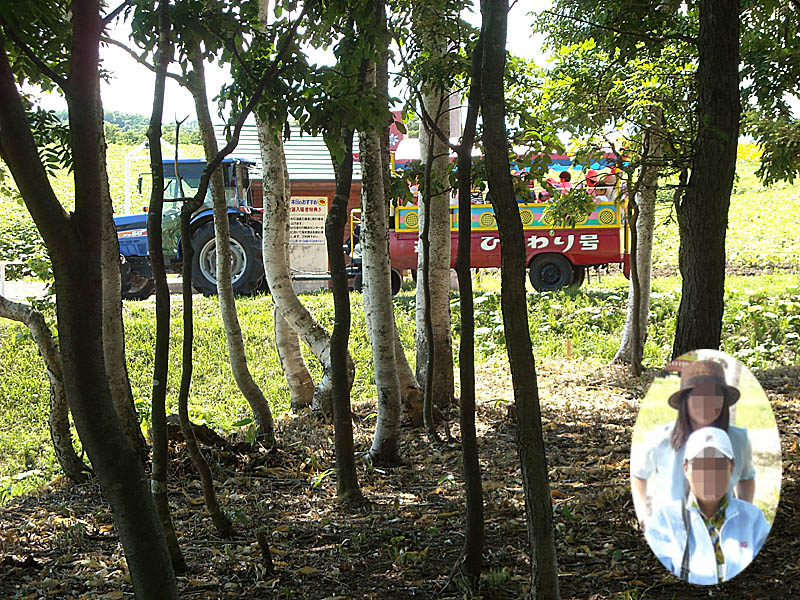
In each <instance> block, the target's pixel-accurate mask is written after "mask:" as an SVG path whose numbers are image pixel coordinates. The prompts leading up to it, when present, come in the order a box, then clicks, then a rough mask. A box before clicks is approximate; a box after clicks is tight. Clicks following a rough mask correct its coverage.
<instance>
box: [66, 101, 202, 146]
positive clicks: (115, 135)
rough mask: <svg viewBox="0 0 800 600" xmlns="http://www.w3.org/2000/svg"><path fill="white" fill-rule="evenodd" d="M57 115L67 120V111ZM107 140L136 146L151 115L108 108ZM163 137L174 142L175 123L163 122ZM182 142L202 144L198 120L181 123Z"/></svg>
mask: <svg viewBox="0 0 800 600" xmlns="http://www.w3.org/2000/svg"><path fill="white" fill-rule="evenodd" d="M56 116H57V117H58V118H59V119H61V120H62V121H66V120H67V111H65V110H62V111H56ZM104 118H105V119H104V120H105V133H106V142H107V143H109V144H126V145H130V146H135V145H136V144H140V143H142V142H143V141H144V140H145V139H146V138H147V127H148V126H149V124H150V119H149V117H145V116H143V115H134V114H130V113H124V112H119V111H116V110H107V111H105V114H104ZM162 128H163V134H162V137H163V138H164V139H165V140H166V141H168V142H170V143H172V142H173V141H174V139H175V123H163V124H162ZM180 143H181V144H202V143H203V140H202V139H201V137H200V130H199V129H198V127H197V121H187V122H186V123H184V124H183V125H181V133H180Z"/></svg>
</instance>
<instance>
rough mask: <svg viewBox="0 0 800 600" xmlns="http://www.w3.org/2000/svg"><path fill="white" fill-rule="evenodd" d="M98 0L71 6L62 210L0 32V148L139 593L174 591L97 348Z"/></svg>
mask: <svg viewBox="0 0 800 600" xmlns="http://www.w3.org/2000/svg"><path fill="white" fill-rule="evenodd" d="M99 14H100V4H99V2H98V1H97V0H94V1H86V2H79V3H75V4H73V5H72V27H73V29H72V31H73V35H72V41H71V44H72V45H71V47H70V48H69V49H68V50H67V52H68V53H69V58H70V75H69V80H68V82H67V83H66V85H65V92H66V95H67V99H68V107H69V127H70V143H71V148H72V156H73V173H74V181H75V210H74V212H73V213H72V214H67V213H66V212H65V211H64V209H63V207H62V206H61V205H60V203H59V201H58V199H57V198H56V196H55V194H54V192H53V189H52V187H51V186H50V183H49V181H48V178H47V173H46V171H45V169H44V166H43V165H42V162H41V159H40V158H39V154H38V149H37V147H36V143H35V141H34V138H33V135H32V133H31V130H30V126H29V125H28V123H27V119H26V116H25V111H24V109H23V106H22V102H21V99H20V96H19V93H18V91H17V87H16V83H15V77H14V72H13V71H12V69H11V66H10V64H9V62H8V56H7V54H6V51H5V48H4V45H5V42H6V41H5V39H3V38H0V151H1V152H2V156H3V160H4V161H5V162H6V164H7V165H8V166H9V169H10V171H11V173H12V174H13V176H14V179H15V181H16V183H17V187H18V188H19V190H20V193H21V194H22V197H23V199H24V200H25V204H26V206H27V207H28V210H29V211H30V212H31V215H32V217H33V219H34V221H35V222H36V225H37V228H38V229H39V232H40V233H41V235H42V237H43V239H44V241H45V244H46V246H47V249H48V253H49V255H50V257H51V259H52V262H53V274H54V278H55V289H56V302H57V320H58V333H59V343H60V347H61V357H62V367H63V373H64V387H65V390H66V393H67V398H68V400H69V402H70V409H71V411H72V415H73V419H74V421H75V426H76V428H77V430H78V434H79V436H80V439H81V443H82V444H83V447H84V449H85V450H86V452H87V454H88V455H89V459H90V460H91V462H92V467H93V468H94V471H95V473H96V474H97V476H98V479H99V480H100V484H101V487H102V489H103V493H104V495H105V498H106V500H107V501H108V502H109V503H110V505H111V508H112V513H113V515H114V522H115V525H116V529H117V532H118V534H119V537H120V540H121V542H122V545H123V548H124V551H125V556H126V559H127V562H128V567H129V569H130V575H131V582H132V584H133V588H134V592H135V593H136V596H137V598H141V599H154V600H155V599H159V600H172V599H174V598H177V589H176V585H175V575H174V572H173V570H172V565H171V563H170V560H169V552H168V550H167V547H166V544H165V541H164V535H163V532H162V531H161V527H160V524H159V521H158V519H157V517H156V513H155V507H154V506H153V500H152V497H151V495H150V492H149V490H148V487H147V480H146V477H145V473H144V469H143V467H142V463H141V460H140V458H139V456H138V454H137V452H136V450H135V448H134V447H133V445H132V443H131V441H130V439H129V438H128V436H127V435H125V433H124V431H123V429H122V427H121V425H120V421H119V417H118V416H117V413H116V411H115V409H114V404H113V401H112V398H111V390H110V387H109V383H108V377H107V375H106V372H105V363H104V353H103V323H102V320H103V317H102V313H103V306H102V276H101V253H102V235H101V232H102V188H103V184H102V177H103V175H102V173H101V164H102V159H101V157H100V140H101V132H100V130H99V124H98V122H97V110H98V107H97V88H98V86H99V72H98V65H99V37H100V33H101V31H102V26H101V22H100V18H99Z"/></svg>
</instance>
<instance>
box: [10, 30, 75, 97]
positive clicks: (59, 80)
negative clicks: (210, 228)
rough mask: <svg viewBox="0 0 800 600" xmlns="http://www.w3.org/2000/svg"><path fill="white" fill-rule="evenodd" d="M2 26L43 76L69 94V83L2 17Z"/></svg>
mask: <svg viewBox="0 0 800 600" xmlns="http://www.w3.org/2000/svg"><path fill="white" fill-rule="evenodd" d="M0 25H1V26H2V27H3V31H4V32H5V34H6V35H7V36H8V37H9V38H10V39H11V41H13V42H14V43H15V44H16V45H17V47H19V49H20V50H22V53H23V54H24V55H25V56H27V57H28V59H30V60H31V62H33V64H35V65H36V66H37V67H38V68H39V70H40V71H41V72H42V74H43V75H45V76H47V77H49V78H50V79H52V80H53V82H54V83H55V84H56V85H58V87H60V88H61V89H62V90H63V91H64V93H67V91H68V88H69V82H68V81H67V79H66V78H64V77H62V76H61V75H59V74H58V73H56V72H55V71H54V70H53V69H52V68H51V67H50V66H49V65H48V64H47V63H45V62H44V61H43V60H42V59H41V58H39V57H38V56H37V55H36V53H35V52H34V51H33V50H32V49H31V47H30V46H28V45H27V44H26V43H25V42H23V41H22V39H21V38H20V37H19V36H18V35H17V34H16V33H15V32H14V30H13V29H12V28H11V27H10V26H9V24H8V23H6V21H5V19H3V18H2V17H0Z"/></svg>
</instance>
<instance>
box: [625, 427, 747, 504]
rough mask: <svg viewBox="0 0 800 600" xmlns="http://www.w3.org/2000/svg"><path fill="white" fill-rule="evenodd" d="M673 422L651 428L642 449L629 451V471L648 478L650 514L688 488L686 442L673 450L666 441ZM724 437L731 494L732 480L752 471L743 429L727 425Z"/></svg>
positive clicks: (737, 479) (734, 483)
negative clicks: (728, 447)
mask: <svg viewBox="0 0 800 600" xmlns="http://www.w3.org/2000/svg"><path fill="white" fill-rule="evenodd" d="M674 426H675V423H670V424H669V425H664V426H662V427H658V428H656V429H654V430H653V431H651V432H650V434H649V435H648V440H647V443H646V444H645V447H644V449H643V451H640V450H637V451H636V452H634V453H632V455H631V475H633V476H634V477H638V478H639V479H646V480H648V482H647V493H648V496H652V507H651V511H650V512H651V514H653V515H654V514H656V513H657V512H658V510H659V509H660V508H661V507H662V506H664V505H665V504H668V503H670V502H673V501H675V500H683V499H685V498H686V497H687V495H688V492H689V484H688V483H687V481H686V475H685V474H684V472H683V456H684V453H685V451H686V444H684V445H683V446H681V447H680V448H678V450H674V449H673V448H672V444H670V441H669V438H670V435H671V434H672V428H673V427H674ZM728 437H730V439H731V446H733V455H734V461H735V462H734V465H733V473H732V474H731V483H730V486H729V487H728V493H729V494H730V495H732V496H734V497H735V495H736V494H735V489H736V484H737V483H739V481H747V480H748V479H753V478H754V477H755V476H756V472H755V469H753V450H752V447H751V446H750V439H749V438H748V437H747V429H745V428H744V427H736V426H735V425H731V426H729V427H728ZM640 518H641V517H640Z"/></svg>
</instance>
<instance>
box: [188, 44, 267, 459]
mask: <svg viewBox="0 0 800 600" xmlns="http://www.w3.org/2000/svg"><path fill="white" fill-rule="evenodd" d="M189 52H190V56H189V58H190V60H191V63H192V69H193V71H194V77H192V78H190V80H191V85H190V91H191V92H192V98H193V99H194V106H195V111H196V113H197V124H198V127H199V129H200V135H201V136H202V138H203V150H204V151H205V155H206V161H211V160H212V159H213V158H214V157H215V156H216V155H217V153H218V151H219V148H218V146H217V138H216V136H215V135H214V125H213V124H212V122H211V114H210V113H209V111H208V97H207V95H206V80H205V65H204V64H203V54H202V52H201V51H200V47H199V45H197V44H196V43H193V44H192V46H191V49H190V51H189ZM209 183H210V186H211V198H212V202H213V205H214V242H215V244H216V259H217V297H218V298H219V305H220V311H221V313H222V322H223V325H224V326H225V340H226V342H227V345H228V359H229V360H230V363H231V371H232V372H233V379H234V380H235V381H236V385H237V386H239V390H240V391H241V392H242V395H243V396H244V397H245V399H246V400H247V403H248V404H249V405H250V409H251V410H252V411H253V416H254V418H255V421H256V424H257V425H258V431H259V437H260V438H261V439H263V440H264V441H265V443H267V444H268V445H270V446H273V445H275V426H274V424H273V421H272V413H271V412H270V409H269V404H268V403H267V399H266V397H265V396H264V393H263V392H262V391H261V388H259V387H258V384H257V383H256V382H255V381H254V380H253V376H252V375H251V374H250V369H249V368H248V367H247V358H246V356H245V353H244V338H243V337H242V328H241V326H240V325H239V317H238V316H237V314H236V297H235V296H234V293H233V282H232V274H231V231H230V223H229V221H228V204H227V201H226V199H225V181H224V179H223V175H222V169H221V168H219V169H217V170H216V171H214V172H213V173H212V174H211V179H210V182H209Z"/></svg>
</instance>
